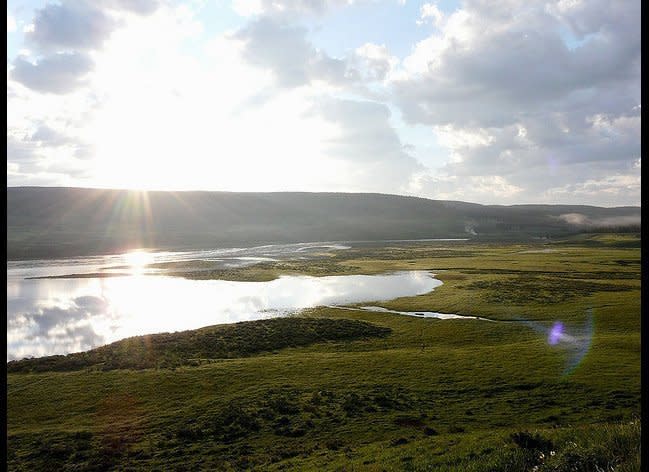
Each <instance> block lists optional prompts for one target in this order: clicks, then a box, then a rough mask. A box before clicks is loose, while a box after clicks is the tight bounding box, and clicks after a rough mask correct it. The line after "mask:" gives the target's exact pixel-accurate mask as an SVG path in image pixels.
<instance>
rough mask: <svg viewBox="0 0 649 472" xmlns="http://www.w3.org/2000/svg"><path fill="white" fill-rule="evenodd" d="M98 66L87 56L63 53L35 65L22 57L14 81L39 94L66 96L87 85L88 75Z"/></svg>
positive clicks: (19, 59)
mask: <svg viewBox="0 0 649 472" xmlns="http://www.w3.org/2000/svg"><path fill="white" fill-rule="evenodd" d="M93 67H94V63H93V61H92V59H91V58H90V56H88V55H86V54H83V53H59V54H54V55H52V56H47V57H44V58H43V59H41V60H39V61H37V62H35V63H32V62H30V61H28V60H26V59H24V58H22V57H17V58H16V60H15V61H14V62H13V69H12V70H11V78H12V79H14V80H15V81H17V82H20V83H21V84H22V85H24V86H25V87H28V88H30V89H33V90H36V91H38V92H47V93H56V94H65V93H69V92H72V91H74V90H76V89H78V88H79V87H83V86H84V85H86V83H87V82H86V81H85V80H84V76H85V75H86V74H88V73H89V72H90V71H92V69H93Z"/></svg>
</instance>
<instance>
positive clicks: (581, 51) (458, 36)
mask: <svg viewBox="0 0 649 472" xmlns="http://www.w3.org/2000/svg"><path fill="white" fill-rule="evenodd" d="M639 8H640V6H639V3H637V2H632V1H630V2H617V1H612V2H604V1H598V2H559V3H558V4H556V5H554V6H551V7H545V6H544V5H530V4H529V2H521V1H517V0H509V1H503V2H496V3H493V2H483V1H477V0H476V1H466V2H464V4H463V7H462V8H461V9H459V10H458V11H456V12H454V13H453V14H452V15H450V16H449V17H448V18H446V19H445V21H444V23H443V25H442V27H441V28H440V30H439V31H438V32H436V33H434V34H432V35H431V36H430V37H429V38H426V39H425V40H423V41H421V42H419V43H418V44H417V46H416V47H415V49H414V51H413V53H412V54H411V55H410V56H408V57H406V58H405V59H404V60H403V64H404V67H403V70H402V71H401V74H400V75H399V76H396V77H395V79H394V80H393V82H392V86H393V92H394V97H395V100H396V102H397V103H398V105H399V107H400V109H401V110H402V112H403V114H404V118H405V119H406V121H407V122H409V123H413V124H416V123H420V124H425V125H429V126H431V128H432V129H433V130H434V131H435V132H436V134H437V135H438V137H440V138H441V140H442V141H444V140H446V142H447V147H448V149H449V150H450V151H451V156H452V159H451V160H450V161H449V162H448V164H447V165H446V166H445V167H444V168H443V169H442V171H443V174H444V175H459V176H488V175H492V176H494V175H498V176H502V177H503V178H507V180H508V181H510V182H512V184H513V185H515V186H517V187H520V188H521V189H522V190H523V192H522V195H521V194H519V197H520V196H523V197H524V198H530V199H532V198H535V197H536V198H538V195H539V193H540V192H543V191H547V190H548V189H549V188H550V187H554V186H556V184H557V183H560V184H564V183H565V184H567V183H568V182H566V180H568V181H572V182H573V184H574V180H575V177H576V175H578V176H579V177H580V178H582V179H583V181H582V183H583V184H584V185H585V182H586V181H587V180H588V179H591V180H593V181H601V179H605V178H606V177H607V176H610V175H611V174H621V173H622V171H623V170H625V169H627V168H628V167H629V163H630V162H633V161H634V160H635V159H636V158H637V156H638V155H639V154H640V113H639V109H638V107H637V105H638V104H639V102H640V68H639V67H640V23H639V21H640V16H639ZM431 12H432V10H431ZM612 12H614V13H612ZM422 15H423V10H422ZM431 15H432V16H433V17H435V15H433V13H431ZM566 30H568V31H570V32H571V33H570V34H569V35H568V36H566V33H565V31H566ZM592 162H598V165H591V166H586V167H584V166H582V167H576V166H579V165H582V164H585V163H592ZM578 168H580V169H582V170H585V173H577V172H576V170H577V169H578ZM532 169H533V171H532ZM562 180H564V181H563V182H562ZM574 189H575V191H579V189H578V187H574ZM621 190H623V189H621ZM546 195H548V194H546Z"/></svg>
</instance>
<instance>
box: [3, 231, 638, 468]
mask: <svg viewBox="0 0 649 472" xmlns="http://www.w3.org/2000/svg"><path fill="white" fill-rule="evenodd" d="M602 238H603V237H602V236H598V237H597V239H596V241H600V242H601V241H604V243H602V244H590V243H589V244H580V245H559V244H556V245H545V246H535V247H534V246H522V245H506V246H498V245H489V246H485V245H467V246H457V245H456V246H454V248H455V250H456V252H453V251H450V250H448V249H439V248H438V249H437V250H435V247H436V246H439V243H438V244H436V245H435V244H434V243H430V244H428V245H413V246H409V247H402V248H398V247H394V248H376V249H363V250H358V251H356V252H354V251H350V253H349V254H348V255H347V256H336V257H334V258H331V259H327V260H326V263H327V264H330V265H331V266H332V267H335V268H337V270H338V269H340V268H342V269H343V270H345V268H348V269H349V270H352V271H353V272H363V273H376V272H381V271H385V270H397V269H410V268H412V269H432V270H434V271H435V272H436V273H437V274H438V277H439V278H440V279H441V280H443V281H444V282H445V284H444V285H443V286H441V287H439V288H438V289H436V290H435V291H434V292H432V293H430V294H426V295H422V296H419V297H411V298H403V299H397V300H393V301H391V302H387V303H383V304H382V305H383V306H386V307H390V308H395V309H400V310H412V309H419V310H435V311H441V312H450V313H453V312H456V313H464V314H475V315H482V316H488V317H490V318H494V319H502V320H508V319H514V318H520V317H524V318H525V319H528V320H535V321H537V322H539V323H542V324H544V325H545V326H550V325H551V323H552V322H553V321H555V320H562V321H563V322H564V323H565V324H566V326H567V327H568V328H570V327H572V326H579V325H581V323H582V322H583V320H584V317H585V313H586V312H587V310H588V309H592V313H593V316H594V318H595V325H594V326H595V329H594V338H593V343H592V346H591V349H590V351H589V353H588V354H587V355H586V356H585V358H584V359H583V361H582V362H581V363H580V365H579V366H578V367H577V368H576V369H575V370H574V372H572V373H571V374H568V375H564V374H563V371H564V367H565V361H566V358H567V356H568V355H569V353H568V352H566V351H565V350H562V349H558V348H550V347H549V346H548V345H547V344H546V342H545V336H544V335H543V334H539V333H536V332H535V331H534V330H531V329H529V327H527V326H525V325H524V324H520V323H490V322H479V321H474V320H447V321H440V320H432V319H418V318H410V317H405V316H398V315H390V314H381V313H367V312H360V311H357V312H354V311H347V310H336V309H324V308H320V309H314V310H310V311H308V312H304V313H303V314H302V316H303V317H307V318H308V317H315V318H322V317H329V318H333V319H338V318H345V319H355V320H361V321H368V322H371V323H374V324H376V325H377V326H381V327H386V328H390V329H391V330H392V334H391V335H390V336H388V337H385V338H375V339H363V340H357V341H352V342H337V343H326V344H313V345H309V346H305V347H298V348H288V349H284V350H280V351H278V352H274V353H264V354H260V355H257V356H253V357H246V358H236V359H227V360H226V359H224V360H221V361H219V362H214V363H209V364H204V365H201V366H197V367H181V368H177V369H175V370H169V369H157V370H156V369H150V370H142V371H131V370H114V371H109V372H96V371H78V372H65V373H58V372H48V373H39V374H10V375H9V376H8V432H9V464H10V466H11V467H10V468H11V469H12V470H35V469H36V470H38V469H44V468H47V467H52V464H54V465H58V466H64V465H66V464H67V465H68V466H69V465H70V464H76V465H77V466H78V467H79V468H80V469H81V470H84V469H86V470H90V469H93V468H95V469H96V470H102V469H105V468H110V467H115V466H117V465H120V466H121V467H122V468H126V469H128V468H134V469H136V468H146V469H149V468H151V467H155V466H157V467H159V468H161V469H167V470H168V469H174V468H176V469H183V470H187V469H190V470H193V469H195V470H199V469H205V468H208V469H209V468H213V469H235V470H236V469H244V468H247V467H252V468H255V467H257V468H261V469H263V470H275V469H283V468H294V469H299V470H304V469H314V470H316V469H317V470H352V469H354V470H384V469H386V470H431V469H432V470H523V469H524V468H525V467H531V466H533V465H535V464H536V465H541V468H540V470H566V467H568V465H570V464H573V463H574V464H581V467H582V468H581V469H576V470H595V466H596V465H597V466H599V467H606V466H608V465H610V464H618V463H621V464H622V468H620V469H619V470H639V435H640V427H639V424H638V423H637V422H634V420H633V419H634V417H636V416H637V415H638V414H639V411H640V292H639V288H640V275H639V270H640V264H639V261H640V251H639V249H638V248H624V247H615V246H616V245H619V244H618V243H619V242H620V241H621V239H620V238H615V239H613V240H610V239H608V240H607V239H602ZM629 240H630V239H627V241H629ZM539 249H553V250H555V252H524V251H528V250H533V251H536V250H539ZM454 254H455V255H454ZM438 255H439V256H441V257H436V256H438ZM349 257H352V259H349ZM439 269H444V270H439ZM269 270H270V269H269ZM476 271H477V273H476ZM538 271H542V272H541V273H539V272H538ZM543 272H552V273H553V275H552V277H548V275H546V274H544V273H543ZM320 275H322V274H320ZM556 280H561V281H562V283H561V284H550V285H548V284H546V282H547V281H556ZM575 281H578V282H583V281H592V282H594V283H593V284H592V287H594V288H591V289H589V288H588V287H587V286H584V284H583V283H578V284H575ZM477 282H480V283H477ZM476 283H477V284H476ZM596 284H600V285H596ZM610 285H614V286H619V288H620V290H619V291H612V289H611V287H610ZM603 286H604V287H603ZM544 287H545V289H544ZM564 288H565V290H564ZM422 346H423V347H422ZM525 431H530V432H534V433H538V434H540V439H539V438H537V440H536V441H535V440H534V437H533V436H530V437H531V438H532V439H530V440H528V441H522V440H521V437H522V438H523V439H525V438H526V437H527V436H525V435H519V436H516V438H517V440H516V441H518V444H517V442H516V441H514V440H513V439H512V438H511V434H513V433H520V432H525ZM550 443H551V444H550ZM550 451H555V454H554V455H550ZM541 453H543V454H544V458H543V459H541V458H540V457H541Z"/></svg>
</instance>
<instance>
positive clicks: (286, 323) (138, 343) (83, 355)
mask: <svg viewBox="0 0 649 472" xmlns="http://www.w3.org/2000/svg"><path fill="white" fill-rule="evenodd" d="M389 333H390V329H389V328H381V327H378V326H374V325H372V324H370V323H366V322H363V321H358V320H346V319H338V320H329V319H318V318H274V319H268V320H258V321H255V322H251V321H243V322H240V323H234V324H227V325H217V326H209V327H206V328H201V329H195V330H190V331H182V332H176V333H160V334H150V335H145V336H135V337H132V338H127V339H123V340H121V341H117V342H114V343H111V344H108V345H106V346H101V347H98V348H96V349H92V350H90V351H86V352H79V353H72V354H68V355H65V356H62V355H59V356H47V357H40V358H36V359H22V360H17V361H11V362H9V363H8V364H7V371H8V372H10V373H14V372H23V373H24V372H47V371H57V372H61V371H71V370H82V369H89V368H99V369H101V370H114V369H151V368H170V367H180V366H182V365H201V364H202V363H203V362H204V361H206V362H209V361H212V360H214V359H229V358H236V357H247V356H251V355H254V354H258V353H261V352H269V351H274V350H277V349H283V348H286V347H297V346H308V345H309V344H313V343H315V342H325V341H350V340H354V339H359V338H364V337H372V336H386V335H388V334H389Z"/></svg>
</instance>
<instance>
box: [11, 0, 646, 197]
mask: <svg viewBox="0 0 649 472" xmlns="http://www.w3.org/2000/svg"><path fill="white" fill-rule="evenodd" d="M359 1H360V0H359ZM351 3H354V2H352V1H351V0H330V1H328V0H299V1H295V2H288V1H282V0H279V1H278V0H272V1H271V0H250V1H246V2H244V1H242V0H235V1H234V2H233V6H234V8H235V9H237V11H238V12H239V14H241V15H245V16H246V17H249V18H245V19H242V20H241V21H245V23H244V24H243V26H238V27H235V28H233V29H232V30H230V31H227V32H219V33H218V34H216V33H214V32H211V31H209V28H210V23H209V22H205V23H203V22H202V19H201V17H200V16H199V14H198V13H199V12H200V8H198V7H196V6H195V5H194V4H193V3H192V4H181V5H179V6H173V5H171V4H168V3H162V4H158V3H157V2H150V1H147V0H141V1H137V2H128V1H126V0H110V1H106V2H102V3H96V2H89V1H85V0H83V1H82V0H78V1H74V2H73V1H67V0H64V1H62V2H60V3H50V4H46V5H45V6H44V7H43V8H40V9H38V10H37V11H36V12H35V16H34V19H33V23H32V28H31V29H29V31H28V32H27V33H26V35H25V36H26V39H27V45H29V48H28V49H29V50H27V48H23V49H24V51H23V54H22V55H21V56H19V57H17V58H15V59H14V60H13V61H12V62H11V64H10V65H9V67H8V73H7V74H8V89H7V94H8V114H7V119H8V138H9V137H11V142H9V139H8V158H7V162H8V178H9V177H10V178H9V181H10V184H11V183H13V184H15V183H16V182H23V183H34V182H41V183H43V182H45V183H47V184H64V183H74V184H75V185H103V186H143V185H146V186H148V187H154V188H183V189H190V188H204V189H228V190H340V191H379V192H397V193H410V194H418V195H424V196H428V197H434V198H452V199H464V200H470V201H477V202H487V203H514V202H518V201H526V202H534V201H544V202H556V201H565V202H576V203H589V202H596V201H598V202H602V203H604V204H605V203H606V202H607V201H616V202H624V203H633V202H636V203H639V201H640V200H639V195H640V194H639V174H640V158H639V156H640V154H641V151H640V108H639V103H640V87H639V83H640V68H639V66H640V55H639V52H640V46H639V37H640V36H639V31H640V27H639V15H637V10H638V5H637V4H636V3H633V2H623V1H620V2H608V3H607V2H605V1H603V0H602V1H600V0H597V1H595V2H559V3H557V4H553V5H552V6H549V7H546V6H544V5H537V4H529V2H524V1H522V0H506V1H501V2H484V1H481V0H467V1H465V2H463V4H462V7H461V8H460V9H458V10H456V11H454V12H448V13H444V12H442V11H441V9H440V8H439V6H438V5H437V4H436V3H426V4H424V5H423V6H422V7H421V11H420V19H419V21H425V22H427V23H430V24H433V25H435V29H434V30H433V31H432V32H431V34H430V35H429V37H428V38H425V39H424V40H422V41H420V42H418V43H417V44H414V45H413V47H412V49H411V53H410V54H408V55H407V56H406V57H403V58H402V59H401V60H400V59H399V58H398V57H396V56H395V55H393V54H392V53H391V52H390V50H391V47H392V43H391V41H390V40H391V39H392V38H390V37H388V36H389V35H388V36H386V42H385V43H383V44H378V43H374V42H364V41H359V43H358V44H349V47H348V48H347V52H346V53H345V56H344V57H343V56H339V57H336V56H334V55H332V54H330V53H329V52H328V51H327V50H325V49H322V48H321V47H318V45H316V44H314V43H313V42H312V39H311V34H310V33H311V32H312V31H311V30H309V29H308V26H307V25H310V24H311V23H310V21H312V20H313V18H317V20H316V23H317V24H318V26H317V27H320V24H324V25H326V21H327V18H328V16H327V15H324V13H326V12H328V11H330V10H331V9H333V8H341V7H344V6H346V5H349V4H351ZM607 11H611V12H613V13H614V14H608V13H607ZM309 18H310V20H309ZM9 22H10V20H9V19H8V24H9ZM311 26H313V25H311ZM566 31H568V32H569V33H566ZM395 50H397V49H395ZM390 110H392V111H393V112H391V111H390ZM395 110H398V112H396V113H395V112H394V111H395ZM395 126H397V128H395ZM409 126H413V127H416V128H417V130H418V131H417V133H418V134H417V139H415V141H414V142H413V145H410V144H408V145H406V144H405V142H404V141H405V140H404V139H403V136H414V135H415V134H416V133H414V132H413V133H411V134H410V135H409V134H407V132H408V131H409V130H410V131H411V129H410V128H409ZM426 127H427V129H428V130H429V131H430V143H429V142H426V139H427V137H426V135H425V134H424V131H422V130H425V129H426ZM408 141H409V140H408ZM413 146H414V147H413ZM427 146H429V147H430V149H433V150H434V151H431V152H435V153H437V154H439V156H437V157H435V159H431V161H430V162H431V165H432V163H433V162H434V163H435V167H431V168H426V167H424V166H423V165H422V164H421V163H420V162H418V161H417V159H415V158H414V157H413V156H420V155H422V154H421V153H420V152H419V151H420V150H421V149H423V148H424V147H427ZM442 151H443V154H442Z"/></svg>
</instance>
